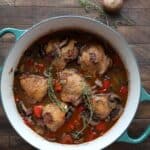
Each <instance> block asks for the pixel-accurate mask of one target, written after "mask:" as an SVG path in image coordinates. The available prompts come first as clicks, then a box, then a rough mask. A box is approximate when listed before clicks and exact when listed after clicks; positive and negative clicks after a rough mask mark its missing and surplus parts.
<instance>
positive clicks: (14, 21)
mask: <svg viewBox="0 0 150 150" xmlns="http://www.w3.org/2000/svg"><path fill="white" fill-rule="evenodd" d="M0 9H1V13H0V18H3V21H0V27H3V26H7V25H11V26H17V27H18V26H19V25H22V26H23V25H24V27H25V28H26V27H27V26H26V25H28V26H29V27H30V26H31V25H33V24H35V23H37V22H39V21H41V20H43V19H46V18H49V17H53V16H60V15H71V14H72V15H82V16H88V17H92V18H96V17H98V16H99V15H98V13H97V12H93V11H90V12H89V13H88V14H87V13H86V12H85V10H84V9H83V8H70V7H69V8H65V9H64V8H57V9H56V8H55V7H52V8H50V7H48V6H44V7H41V6H32V7H31V6H26V7H24V6H18V7H10V6H0ZM122 14H123V15H126V16H128V17H130V18H131V19H132V20H133V21H134V22H135V24H136V26H149V25H150V15H149V14H150V9H123V11H122ZM5 16H7V17H5ZM143 16H144V17H143Z"/></svg>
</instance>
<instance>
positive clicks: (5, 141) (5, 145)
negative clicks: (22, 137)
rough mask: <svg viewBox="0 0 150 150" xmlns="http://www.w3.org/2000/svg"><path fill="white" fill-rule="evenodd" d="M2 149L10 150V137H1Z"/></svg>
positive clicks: (0, 147)
mask: <svg viewBox="0 0 150 150" xmlns="http://www.w3.org/2000/svg"><path fill="white" fill-rule="evenodd" d="M0 149H1V150H10V144H9V136H8V135H6V136H0Z"/></svg>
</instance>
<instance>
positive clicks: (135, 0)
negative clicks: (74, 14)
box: [15, 0, 150, 8]
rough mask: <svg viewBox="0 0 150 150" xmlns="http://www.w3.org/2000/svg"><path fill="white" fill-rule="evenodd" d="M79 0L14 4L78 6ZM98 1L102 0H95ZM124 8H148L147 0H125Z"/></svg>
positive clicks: (19, 1) (30, 0)
mask: <svg viewBox="0 0 150 150" xmlns="http://www.w3.org/2000/svg"><path fill="white" fill-rule="evenodd" d="M78 1H79V0H63V1H60V0H42V1H41V0H36V1H35V0H26V1H24V0H16V1H15V6H51V7H80V5H79V3H78ZM95 1H97V2H98V3H99V1H100V2H102V0H95ZM124 7H125V8H150V1H148V0H126V1H125V2H124Z"/></svg>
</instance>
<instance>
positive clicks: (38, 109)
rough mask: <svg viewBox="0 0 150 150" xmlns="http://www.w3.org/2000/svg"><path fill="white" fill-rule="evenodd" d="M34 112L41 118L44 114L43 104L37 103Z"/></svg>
mask: <svg viewBox="0 0 150 150" xmlns="http://www.w3.org/2000/svg"><path fill="white" fill-rule="evenodd" d="M33 113H34V116H35V117H37V118H41V116H42V106H41V105H35V106H34V107H33Z"/></svg>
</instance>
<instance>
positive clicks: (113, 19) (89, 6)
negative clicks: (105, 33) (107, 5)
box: [79, 0, 135, 28]
mask: <svg viewBox="0 0 150 150" xmlns="http://www.w3.org/2000/svg"><path fill="white" fill-rule="evenodd" d="M79 3H80V5H81V6H82V7H83V8H84V9H85V11H86V12H87V13H88V12H89V11H90V10H95V11H97V12H98V14H99V16H98V17H96V18H95V19H97V20H100V21H102V22H103V23H105V24H106V25H108V26H109V25H112V26H113V27H115V28H116V27H117V26H118V25H134V24H135V22H134V21H133V20H132V19H130V18H129V17H128V16H126V15H124V14H122V13H120V14H117V15H114V14H112V15H110V14H108V13H107V12H105V11H104V9H103V7H102V6H101V4H99V5H97V4H96V3H94V2H92V1H90V0H79Z"/></svg>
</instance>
